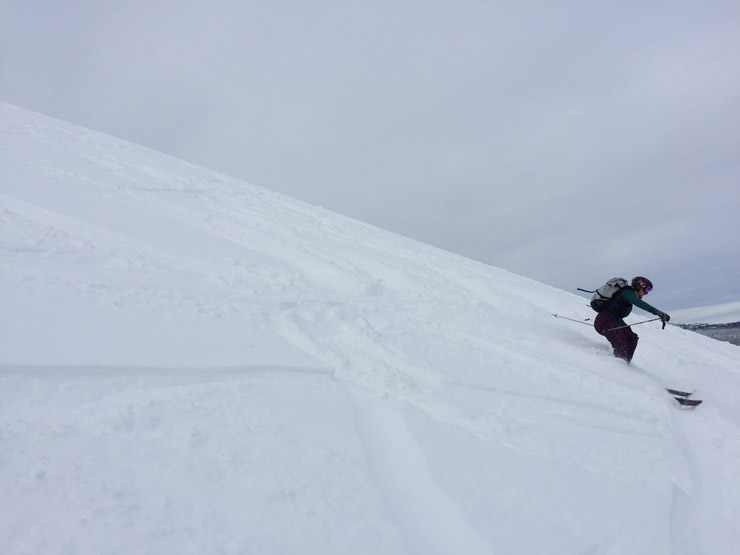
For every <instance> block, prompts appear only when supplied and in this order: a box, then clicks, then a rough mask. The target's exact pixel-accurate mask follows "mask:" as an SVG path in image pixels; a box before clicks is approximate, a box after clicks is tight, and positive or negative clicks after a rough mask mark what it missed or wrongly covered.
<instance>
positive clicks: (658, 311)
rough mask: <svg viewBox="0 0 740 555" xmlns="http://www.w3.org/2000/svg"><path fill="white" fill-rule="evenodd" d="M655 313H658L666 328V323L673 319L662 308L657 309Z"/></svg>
mask: <svg viewBox="0 0 740 555" xmlns="http://www.w3.org/2000/svg"><path fill="white" fill-rule="evenodd" d="M655 315H656V316H657V317H658V318H660V321H661V322H663V329H665V325H666V323H668V322H670V320H671V317H670V316H668V314H666V313H665V312H663V311H661V310H656V311H655Z"/></svg>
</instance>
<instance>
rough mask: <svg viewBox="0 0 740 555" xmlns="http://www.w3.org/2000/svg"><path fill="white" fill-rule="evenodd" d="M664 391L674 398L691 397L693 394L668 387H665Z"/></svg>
mask: <svg viewBox="0 0 740 555" xmlns="http://www.w3.org/2000/svg"><path fill="white" fill-rule="evenodd" d="M665 390H666V391H667V392H668V393H670V394H671V395H673V396H674V397H691V396H692V395H693V394H694V392H693V391H692V392H690V393H689V392H688V391H679V390H678V389H671V388H670V387H666V388H665Z"/></svg>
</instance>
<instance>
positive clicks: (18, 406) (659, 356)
mask: <svg viewBox="0 0 740 555" xmlns="http://www.w3.org/2000/svg"><path fill="white" fill-rule="evenodd" d="M0 122H1V123H2V127H3V133H2V134H0V171H1V172H2V173H1V177H2V179H1V183H0V267H1V270H2V271H1V272H0V314H1V315H2V316H1V320H0V325H1V326H2V329H1V330H0V332H1V333H0V497H1V498H2V500H3V503H2V508H0V553H3V554H6V555H21V554H34V555H36V554H85V555H88V554H89V555H101V554H126V555H130V554H150V553H151V554H162V553H177V554H179V555H186V554H259V555H266V554H269V555H277V554H285V555H288V554H290V555H294V554H316V555H327V554H349V553H352V554H353V555H362V554H367V555H378V554H384V555H386V554H387V555H393V554H399V555H401V554H414V555H431V554H443V555H453V554H461V553H464V554H466V555H479V554H480V555H483V554H504V555H516V554H521V555H531V554H533V553H537V554H538V555H545V554H552V555H563V554H573V555H621V554H624V555H627V554H629V555H689V554H690V555H698V554H705V555H730V554H735V553H737V549H738V545H740V462H739V461H740V350H739V349H738V347H734V346H731V345H728V344H723V343H719V342H716V341H713V340H712V339H709V338H706V337H703V336H701V335H698V334H694V333H691V332H688V331H684V330H681V329H678V328H676V327H672V326H669V327H668V328H667V329H665V330H662V329H661V327H660V325H659V323H655V322H651V323H646V324H645V325H641V326H637V327H635V331H636V332H637V333H638V334H639V335H640V344H639V346H638V349H637V353H636V355H635V359H634V361H633V364H632V365H631V366H626V365H625V364H624V363H623V362H621V361H619V360H617V359H614V358H613V357H612V356H611V353H610V350H609V348H608V345H607V343H606V341H605V340H604V339H603V338H602V337H600V336H599V335H597V334H596V333H595V332H594V330H593V329H592V328H591V327H590V326H586V325H579V323H576V322H570V321H568V320H565V319H561V318H555V317H553V313H556V314H559V315H562V316H566V317H569V318H574V319H576V320H580V321H582V323H588V322H586V321H584V320H585V319H586V318H589V317H591V316H593V313H592V312H591V311H590V309H589V308H588V307H587V306H585V304H586V303H585V301H584V299H583V298H581V297H578V296H575V295H571V294H570V293H566V292H564V291H560V290H557V289H553V288H551V287H548V286H545V285H542V284H540V283H537V282H534V281H531V280H529V279H526V278H523V277H520V276H517V275H513V274H510V273H508V272H506V271H503V270H501V269H497V268H494V267H490V266H486V265H483V264H480V263H477V262H474V261H471V260H469V259H465V258H463V257H460V256H457V255H454V254H451V253H448V252H444V251H441V250H439V249H435V248H432V247H430V246H427V245H424V244H420V243H418V242H414V241H411V240H409V239H406V238H403V237H400V236H397V235H393V234H391V233H388V232H385V231H382V230H380V229H377V228H374V227H372V226H369V225H366V224H363V223H360V222H357V221H353V220H350V219H347V218H344V217H341V216H338V215H336V214H334V213H331V212H328V211H326V210H323V209H321V208H317V207H314V206H310V205H307V204H304V203H301V202H298V201H295V200H292V199H290V198H287V197H284V196H281V195H279V194H275V193H273V192H270V191H269V190H266V189H262V188H259V187H255V186H252V185H249V184H247V183H244V182H241V181H238V180H235V179H232V178H229V177H227V176H224V175H220V174H217V173H214V172H212V171H209V170H206V169H203V168H200V167H196V166H194V165H191V164H188V163H186V162H183V161H180V160H176V159H173V158H170V157H167V156H165V155H162V154H159V153H157V152H153V151H151V150H148V149H145V148H143V147H139V146H137V145H134V144H130V143H127V142H124V141H121V140H118V139H115V138H112V137H109V136H105V135H102V134H99V133H96V132H92V131H89V130H85V129H81V128H78V127H75V126H72V125H69V124H66V123H63V122H59V121H56V120H52V119H50V118H47V117H44V116H41V115H38V114H33V113H30V112H27V111H24V110H21V109H18V108H15V107H13V106H10V105H7V104H0ZM286 163H287V162H286ZM614 271H617V273H619V272H618V269H611V270H610V269H608V268H606V269H605V274H607V275H610V274H612V273H614ZM575 282H577V279H576V277H575V276H574V283H575ZM656 295H659V293H656ZM654 300H655V302H656V303H657V304H658V305H659V304H660V302H659V297H656V298H655V299H654ZM636 312H639V311H636ZM644 319H646V318H643V319H642V320H644ZM631 321H632V322H633V323H637V322H640V321H641V318H640V316H639V315H637V314H636V315H634V316H632V317H631ZM664 386H671V387H674V388H678V389H684V390H692V391H693V390H696V392H697V393H696V395H695V397H698V398H703V399H704V401H705V402H704V404H703V405H702V406H701V407H699V408H698V409H696V410H685V409H681V408H679V407H678V405H677V404H676V403H675V402H674V401H673V400H672V398H671V397H670V396H669V395H667V394H666V393H665V391H663V387H664Z"/></svg>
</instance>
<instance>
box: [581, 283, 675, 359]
mask: <svg viewBox="0 0 740 555" xmlns="http://www.w3.org/2000/svg"><path fill="white" fill-rule="evenodd" d="M652 289H653V284H652V282H651V281H650V280H649V279H647V278H644V277H641V276H637V277H636V278H634V279H633V280H632V285H627V286H625V287H623V288H622V289H620V290H619V291H617V292H616V293H614V295H613V296H612V297H611V299H609V301H608V302H607V303H606V305H605V307H604V308H603V309H602V310H601V312H599V314H598V315H597V316H596V319H595V320H594V328H595V329H596V331H597V332H598V333H599V334H600V335H603V336H604V337H606V338H607V339H608V340H609V343H611V345H612V347H614V356H615V357H617V358H622V359H624V360H625V361H627V364H629V363H630V361H631V360H632V355H634V354H635V349H636V348H637V341H638V339H639V337H638V335H637V334H636V333H635V332H633V331H632V328H630V327H629V326H627V324H625V323H624V320H623V318H625V317H626V316H628V315H629V314H630V312H632V305H636V306H638V307H640V308H641V309H643V310H646V311H647V312H650V313H651V314H655V315H656V316H658V317H659V318H660V319H661V321H662V322H663V328H664V329H665V325H666V322H668V321H669V320H670V319H671V317H670V316H668V314H666V313H665V312H662V311H660V310H658V309H657V308H655V307H653V306H650V305H649V304H648V303H646V302H645V301H643V300H642V298H643V297H644V296H645V295H647V294H648V293H650V291H651V290H652Z"/></svg>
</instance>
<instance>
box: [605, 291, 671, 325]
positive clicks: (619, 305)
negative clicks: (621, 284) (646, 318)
mask: <svg viewBox="0 0 740 555" xmlns="http://www.w3.org/2000/svg"><path fill="white" fill-rule="evenodd" d="M633 305H634V306H637V307H639V308H641V309H643V310H645V311H646V312H650V313H651V314H656V313H657V312H658V310H657V309H656V308H655V307H654V306H651V305H649V304H648V303H646V302H645V301H643V300H641V299H640V298H639V297H638V296H637V293H635V291H634V289H632V288H631V287H625V288H624V289H622V290H621V291H619V292H618V293H616V294H615V295H614V296H613V297H612V298H611V300H610V301H609V304H608V305H607V307H606V309H605V310H606V312H608V313H609V314H610V315H611V316H610V319H611V320H612V321H616V320H618V321H619V324H620V325H622V326H623V325H625V324H624V320H622V318H625V317H627V316H629V315H630V313H631V312H632V306H633Z"/></svg>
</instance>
